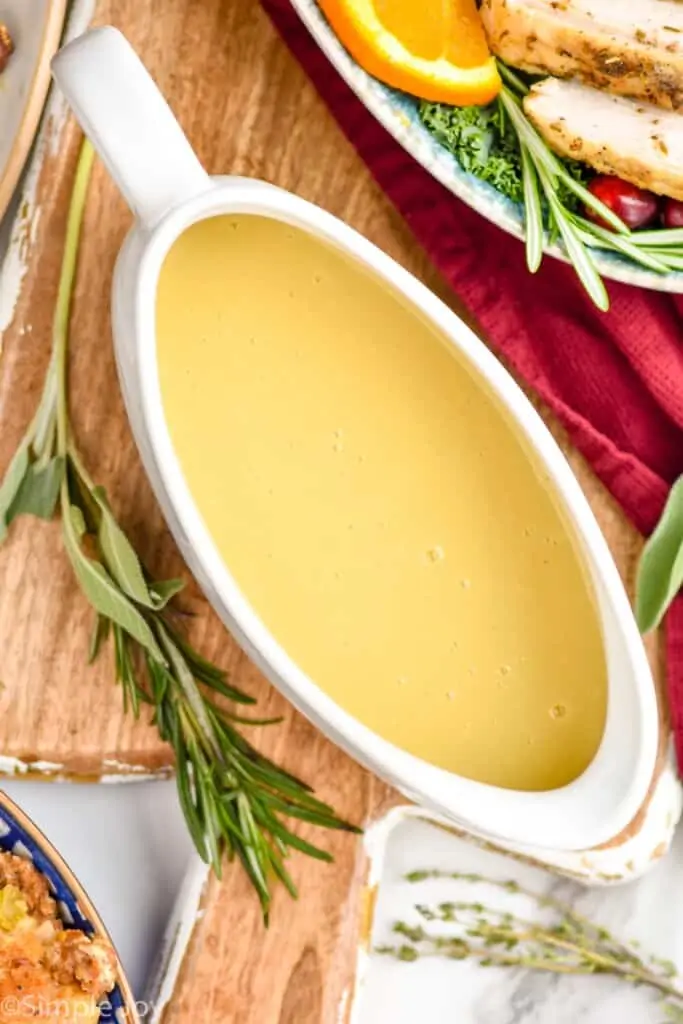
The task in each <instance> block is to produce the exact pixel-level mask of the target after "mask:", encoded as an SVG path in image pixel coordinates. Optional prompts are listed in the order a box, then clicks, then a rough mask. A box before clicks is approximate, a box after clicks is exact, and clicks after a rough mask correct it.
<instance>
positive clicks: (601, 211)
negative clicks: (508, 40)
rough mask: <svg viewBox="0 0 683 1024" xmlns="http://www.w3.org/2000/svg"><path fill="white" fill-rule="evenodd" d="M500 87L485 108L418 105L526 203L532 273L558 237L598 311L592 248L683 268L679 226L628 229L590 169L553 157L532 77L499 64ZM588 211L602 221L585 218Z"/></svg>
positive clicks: (472, 162)
mask: <svg viewBox="0 0 683 1024" xmlns="http://www.w3.org/2000/svg"><path fill="white" fill-rule="evenodd" d="M497 64H498V70H499V72H500V76H501V79H502V80H503V87H502V90H501V92H500V94H499V95H498V96H497V97H496V99H495V100H494V101H493V102H492V103H490V104H489V105H488V106H486V107H452V106H449V105H447V104H439V103H428V102H422V103H421V104H420V107H419V113H420V118H421V120H422V122H423V123H424V125H425V127H426V128H427V130H428V131H429V132H430V133H431V134H432V135H433V136H434V137H435V138H436V139H437V140H438V141H439V142H440V143H441V144H442V145H443V146H444V147H445V148H446V149H447V150H448V151H449V152H450V153H452V154H453V156H454V157H455V158H456V160H457V161H458V163H459V164H460V165H461V167H462V168H463V170H465V171H467V172H469V173H470V174H473V175H474V176H475V177H477V178H480V179H481V180H482V181H486V182H487V183H488V184H490V185H492V186H493V187H494V188H495V189H496V190H497V191H498V192H500V193H501V194H502V195H504V196H507V197H508V198H509V199H511V200H513V201H514V202H516V203H520V204H523V208H524V220H525V235H526V254H527V265H528V267H529V270H530V271H531V272H532V273H534V272H535V271H536V270H538V268H539V266H540V264H541V260H542V257H543V243H544V240H545V239H547V240H548V241H549V242H555V241H556V240H558V239H559V240H561V242H562V245H563V248H564V250H565V252H566V254H567V257H568V259H569V260H570V262H571V263H572V264H573V265H574V268H575V270H576V272H577V274H578V276H579V278H580V279H581V281H582V283H583V285H584V287H585V288H586V290H587V292H588V294H589V295H590V297H591V299H592V300H593V302H594V303H595V304H596V305H597V306H598V308H599V309H602V310H607V309H608V308H609V299H608V296H607V291H606V289H605V285H604V283H603V281H602V279H601V277H600V275H599V273H598V270H597V267H596V265H595V260H594V258H593V251H594V250H605V251H612V252H615V253H618V254H619V255H621V256H624V257H626V258H628V259H630V260H632V261H633V262H635V263H637V264H639V265H640V266H642V267H644V268H646V269H647V270H651V271H654V272H655V273H659V274H668V273H670V272H671V271H677V270H683V231H682V230H667V229H664V228H662V229H655V230H651V231H630V230H629V229H628V227H627V226H626V225H625V224H624V223H623V222H622V221H621V220H620V219H619V218H618V217H617V216H616V215H615V214H614V213H613V212H612V211H611V210H610V209H609V208H608V207H607V206H605V204H604V203H602V202H601V201H600V200H599V199H598V198H597V197H596V196H594V195H593V194H592V192H590V191H589V190H588V189H587V188H586V185H585V182H586V179H587V173H588V172H587V168H586V167H585V166H584V165H583V164H580V163H577V162H576V161H571V160H563V159H561V158H560V157H558V156H556V155H555V153H553V151H552V150H551V149H550V147H549V146H548V144H547V142H546V141H545V139H543V137H542V136H541V135H540V134H539V132H538V131H537V129H536V128H535V127H534V125H533V124H532V123H531V121H530V120H529V118H528V117H527V115H526V113H525V112H524V108H523V106H522V100H523V98H524V96H525V95H526V94H527V92H528V91H529V88H530V84H531V83H532V82H533V79H532V78H531V77H530V76H528V75H524V74H522V73H520V72H518V71H513V70H512V69H511V68H509V67H508V66H507V65H506V64H504V63H503V62H502V61H500V60H499V61H498V62H497ZM586 210H591V211H593V213H594V214H597V215H598V217H599V218H601V220H602V222H603V224H602V225H601V224H596V223H594V222H593V221H592V220H589V219H588V218H587V217H586V216H585V215H582V214H583V213H585V211H586Z"/></svg>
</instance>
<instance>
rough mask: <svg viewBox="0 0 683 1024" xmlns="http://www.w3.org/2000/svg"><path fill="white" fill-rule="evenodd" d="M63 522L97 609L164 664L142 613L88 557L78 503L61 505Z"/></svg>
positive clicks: (84, 586)
mask: <svg viewBox="0 0 683 1024" xmlns="http://www.w3.org/2000/svg"><path fill="white" fill-rule="evenodd" d="M74 509H76V511H75V512H74ZM62 522H63V530H62V534H63V536H64V546H65V548H66V552H67V554H68V556H69V560H70V562H71V564H72V566H73V570H74V572H75V573H76V577H77V579H78V582H79V583H80V585H81V589H82V590H83V593H84V594H85V596H86V597H87V599H88V601H89V602H90V604H91V605H92V606H93V608H94V609H95V611H96V612H97V613H98V614H99V615H104V616H105V618H108V619H111V620H112V622H115V623H116V624H117V625H119V626H120V627H121V629H123V630H125V632H126V633H128V634H129V636H132V637H133V639H135V640H137V641H138V643H139V644H141V645H142V646H143V647H144V648H145V649H146V650H148V651H149V652H150V654H152V655H154V657H155V658H157V660H158V661H161V662H163V663H165V660H166V659H165V657H164V655H163V654H162V652H161V648H160V647H159V644H158V643H157V641H156V639H155V637H154V634H153V633H152V630H151V629H150V627H149V625H148V624H147V622H146V621H145V619H144V617H143V616H142V614H141V613H140V612H139V611H138V609H137V608H136V607H135V605H134V604H132V603H131V602H130V600H129V599H128V598H127V597H126V596H125V595H124V594H122V593H121V591H120V590H119V588H118V587H117V585H116V583H115V582H114V580H113V579H112V578H111V576H110V575H109V573H108V572H107V571H106V569H104V567H103V566H102V565H100V564H99V562H95V561H94V560H93V559H92V558H88V557H87V555H86V554H85V552H84V551H83V549H82V548H81V545H80V537H79V529H80V528H81V527H82V525H83V514H82V513H81V511H80V509H78V508H76V506H75V505H69V506H68V507H66V508H64V507H62Z"/></svg>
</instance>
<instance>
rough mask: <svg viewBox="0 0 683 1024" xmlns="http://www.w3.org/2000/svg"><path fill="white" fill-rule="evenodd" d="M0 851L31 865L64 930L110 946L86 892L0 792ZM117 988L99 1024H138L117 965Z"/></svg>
mask: <svg viewBox="0 0 683 1024" xmlns="http://www.w3.org/2000/svg"><path fill="white" fill-rule="evenodd" d="M0 850H3V851H7V852H9V853H15V854H17V856H19V857H25V858H26V859H27V860H30V861H32V862H33V864H34V865H35V866H36V868H37V869H38V870H39V871H40V873H41V874H42V875H44V876H45V877H46V878H47V880H48V884H49V886H50V888H51V890H52V893H53V895H54V898H55V900H56V901H57V906H58V908H59V914H60V917H61V918H62V921H63V922H64V925H65V927H67V928H78V929H80V930H81V931H83V932H85V933H86V935H96V936H98V937H100V938H102V939H104V941H105V942H107V943H108V944H109V945H110V946H113V943H112V941H111V938H110V937H109V935H108V933H107V930H106V929H105V927H104V925H103V924H102V921H101V920H100V918H99V916H98V914H97V911H96V910H95V908H94V907H93V905H92V903H91V902H90V899H89V898H88V896H87V894H86V892H85V891H84V889H83V888H82V886H81V885H80V883H79V882H78V881H77V879H76V878H75V877H74V875H73V874H72V872H71V871H70V869H69V868H68V867H67V865H66V864H65V862H64V861H63V860H62V858H61V857H60V855H59V854H58V853H57V851H56V850H55V849H54V847H53V846H52V844H51V843H49V842H48V840H47V839H46V838H45V836H44V835H43V834H42V832H41V831H40V829H38V828H37V827H36V826H35V825H34V824H33V822H32V821H31V820H30V818H28V817H27V816H26V815H25V814H24V812H23V811H21V810H20V809H19V808H18V807H17V805H16V804H15V803H14V802H13V801H12V800H10V798H9V797H8V796H7V795H6V794H5V793H3V792H2V791H0ZM117 965H118V970H117V974H118V980H117V984H116V987H115V988H114V990H113V991H112V992H110V993H109V995H108V996H107V997H106V1000H105V1001H104V1003H103V1005H102V1010H101V1014H100V1022H101V1024H140V1017H139V1014H138V1011H137V1007H136V1004H135V1000H134V998H133V993H132V992H131V990H130V986H129V985H128V982H127V981H126V979H125V976H124V974H123V969H122V967H121V963H120V962H119V961H118V958H117Z"/></svg>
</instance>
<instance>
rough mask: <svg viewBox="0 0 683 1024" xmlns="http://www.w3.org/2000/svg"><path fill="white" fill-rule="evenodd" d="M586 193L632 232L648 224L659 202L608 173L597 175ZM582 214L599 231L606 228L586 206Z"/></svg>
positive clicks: (650, 194)
mask: <svg viewBox="0 0 683 1024" xmlns="http://www.w3.org/2000/svg"><path fill="white" fill-rule="evenodd" d="M588 190H589V191H590V192H592V193H593V195H594V196H595V198H596V199H600V200H601V202H603V203H604V204H605V206H608V207H609V209H610V210H611V211H612V212H613V213H616V215H617V217H620V218H621V219H622V220H623V222H624V224H626V226H627V227H629V228H631V229H632V230H634V231H635V230H637V229H638V228H644V227H646V226H647V225H648V224H651V223H652V221H653V220H654V219H655V217H656V216H657V214H658V213H659V199H658V197H657V196H656V195H654V193H652V192H646V191H645V189H643V188H638V187H637V186H636V185H631V184H630V182H628V181H622V180H621V178H615V177H612V176H611V175H609V174H598V176H597V177H595V178H593V180H592V181H591V183H590V184H589V186H588ZM585 213H586V216H587V217H588V218H589V220H592V221H594V222H595V223H596V224H600V226H601V227H603V228H608V227H609V224H607V223H605V221H604V220H603V219H602V217H601V216H600V215H599V214H598V213H596V212H595V211H594V210H591V209H590V207H586V209H585Z"/></svg>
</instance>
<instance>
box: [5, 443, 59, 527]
mask: <svg viewBox="0 0 683 1024" xmlns="http://www.w3.org/2000/svg"><path fill="white" fill-rule="evenodd" d="M63 478H64V459H63V458H62V457H61V456H60V455H55V456H54V457H53V458H52V459H50V461H49V462H48V463H47V464H46V465H45V466H39V465H38V463H37V462H31V463H30V464H29V465H28V466H27V468H26V472H25V473H24V476H23V478H22V480H21V483H20V484H19V488H18V490H17V492H16V494H15V495H14V499H13V500H12V504H11V505H10V507H9V509H8V510H7V513H6V515H5V519H6V522H7V525H8V526H9V524H10V523H11V522H12V520H13V519H16V518H17V516H22V515H31V516H38V518H39V519H52V517H53V516H54V514H55V509H56V507H57V501H58V499H59V488H60V487H61V485H62V479H63Z"/></svg>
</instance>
